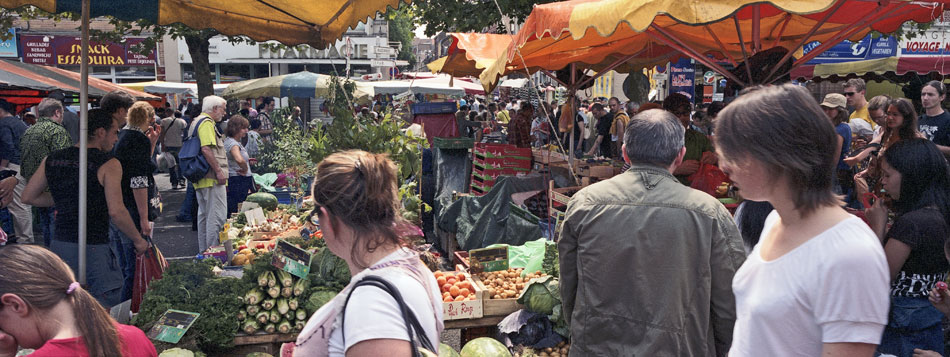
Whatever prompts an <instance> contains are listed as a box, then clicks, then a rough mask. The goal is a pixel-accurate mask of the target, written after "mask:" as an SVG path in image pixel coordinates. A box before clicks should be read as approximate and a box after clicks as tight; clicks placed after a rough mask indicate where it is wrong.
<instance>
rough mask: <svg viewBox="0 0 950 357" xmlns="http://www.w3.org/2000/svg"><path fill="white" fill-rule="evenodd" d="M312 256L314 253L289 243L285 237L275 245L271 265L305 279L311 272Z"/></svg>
mask: <svg viewBox="0 0 950 357" xmlns="http://www.w3.org/2000/svg"><path fill="white" fill-rule="evenodd" d="M312 258H313V255H312V254H310V252H308V251H306V250H304V249H303V248H300V247H297V246H295V245H293V244H290V243H287V242H286V241H284V240H283V239H278V240H277V246H276V247H274V257H273V258H272V259H271V265H273V266H275V267H277V269H280V270H283V271H285V272H288V273H290V274H291V275H294V276H296V277H299V278H301V279H305V278H306V277H307V274H310V260H311V259H312Z"/></svg>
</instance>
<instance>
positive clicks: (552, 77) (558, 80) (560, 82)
mask: <svg viewBox="0 0 950 357" xmlns="http://www.w3.org/2000/svg"><path fill="white" fill-rule="evenodd" d="M541 73H543V74H544V75H546V76H548V78H551V79H553V80H554V81H556V82H557V83H558V84H560V85H562V86H564V88H567V87H570V86H569V85H567V84H565V83H564V82H563V81H561V80H560V79H557V76H556V75H554V74H553V73H551V71H549V70H546V69H542V70H541ZM571 77H574V74H573V73H571Z"/></svg>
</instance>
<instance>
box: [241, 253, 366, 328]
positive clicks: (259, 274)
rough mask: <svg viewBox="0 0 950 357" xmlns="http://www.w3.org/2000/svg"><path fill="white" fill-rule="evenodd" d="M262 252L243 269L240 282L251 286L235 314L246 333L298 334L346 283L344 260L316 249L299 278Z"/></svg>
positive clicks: (347, 276)
mask: <svg viewBox="0 0 950 357" xmlns="http://www.w3.org/2000/svg"><path fill="white" fill-rule="evenodd" d="M272 255H273V253H265V254H262V255H261V256H259V257H258V258H257V259H255V260H254V263H252V264H250V265H247V266H245V271H244V278H243V280H244V283H245V284H246V285H248V286H252V288H250V289H249V290H248V291H247V293H246V294H245V295H244V306H243V309H242V310H241V311H240V312H238V313H237V315H236V316H237V318H238V320H240V324H241V330H242V331H243V332H244V333H246V334H249V335H250V334H255V333H258V332H260V331H263V332H265V333H291V332H299V331H300V330H301V329H303V327H304V326H305V325H306V323H307V319H309V318H310V315H312V314H313V313H314V312H316V311H317V309H319V308H320V307H321V306H323V305H324V304H326V303H327V302H329V301H330V300H331V299H333V297H335V296H336V294H337V292H338V291H340V290H342V289H343V287H345V286H346V284H348V283H349V281H350V270H349V267H348V266H347V264H346V261H345V260H343V259H341V258H339V257H337V256H336V255H333V253H331V252H330V250H329V249H326V248H322V249H318V250H317V253H316V254H314V257H313V260H312V261H311V264H310V274H309V275H308V276H307V278H306V279H299V278H297V277H295V276H293V275H290V274H289V273H287V272H284V271H282V270H277V268H275V267H274V266H272V265H271V263H270V262H271V258H272Z"/></svg>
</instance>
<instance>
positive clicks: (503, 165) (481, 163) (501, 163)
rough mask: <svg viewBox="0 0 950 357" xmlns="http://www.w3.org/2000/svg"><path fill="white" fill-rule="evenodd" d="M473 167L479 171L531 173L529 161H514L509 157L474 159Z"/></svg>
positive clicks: (514, 159)
mask: <svg viewBox="0 0 950 357" xmlns="http://www.w3.org/2000/svg"><path fill="white" fill-rule="evenodd" d="M474 164H475V166H477V167H479V168H480V169H483V170H485V169H489V170H491V169H494V170H497V169H520V171H531V160H525V159H516V158H510V157H504V158H480V157H478V156H476V157H475V161H474Z"/></svg>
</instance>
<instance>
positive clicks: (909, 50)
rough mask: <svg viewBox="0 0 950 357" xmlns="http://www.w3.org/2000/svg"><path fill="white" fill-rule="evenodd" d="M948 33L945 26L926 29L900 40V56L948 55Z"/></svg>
mask: <svg viewBox="0 0 950 357" xmlns="http://www.w3.org/2000/svg"><path fill="white" fill-rule="evenodd" d="M948 35H950V34H948V33H947V29H946V28H940V29H931V30H927V31H925V32H924V33H922V34H917V35H915V36H913V37H910V38H907V39H902V40H901V41H900V50H901V56H946V55H950V36H948Z"/></svg>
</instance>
